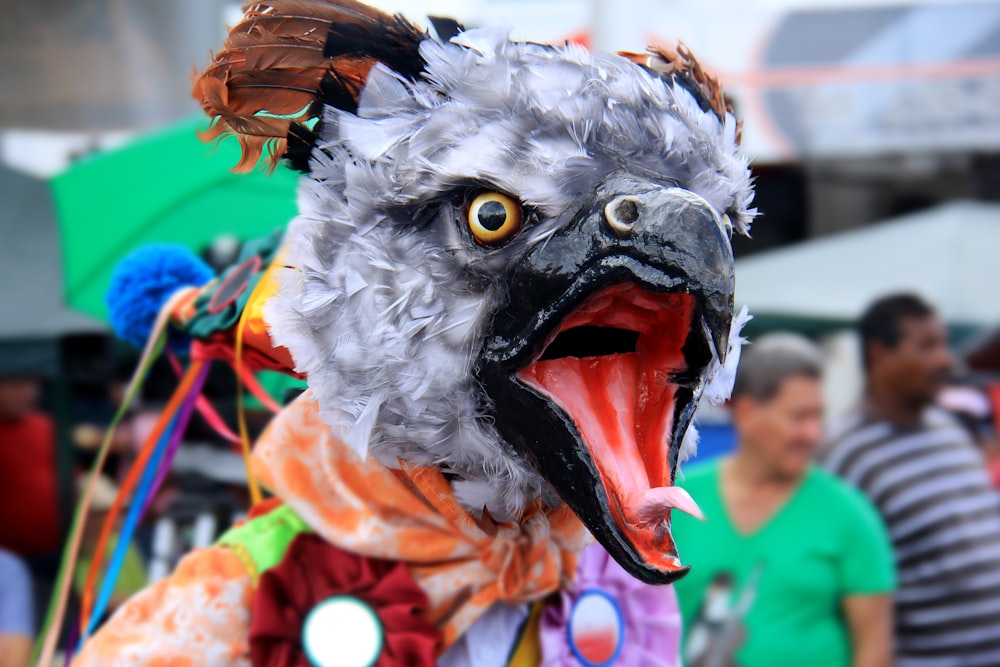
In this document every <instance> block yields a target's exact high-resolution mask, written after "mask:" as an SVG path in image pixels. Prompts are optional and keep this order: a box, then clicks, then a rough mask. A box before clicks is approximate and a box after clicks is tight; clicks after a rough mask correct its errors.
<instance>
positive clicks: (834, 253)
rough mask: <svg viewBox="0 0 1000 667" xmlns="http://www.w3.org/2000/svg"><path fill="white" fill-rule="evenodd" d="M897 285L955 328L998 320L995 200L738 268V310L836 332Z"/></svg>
mask: <svg viewBox="0 0 1000 667" xmlns="http://www.w3.org/2000/svg"><path fill="white" fill-rule="evenodd" d="M759 224H761V225H766V224H767V217H766V214H765V216H764V218H763V219H762V220H761V221H760V223H759ZM898 291H907V292H914V293H917V294H919V295H921V296H923V297H924V298H926V299H927V300H928V301H930V302H931V303H932V304H933V305H934V306H935V307H936V308H937V309H938V311H939V313H940V314H941V316H942V317H943V318H944V320H945V321H946V322H947V323H948V324H949V325H950V326H951V327H953V328H957V329H965V330H968V329H978V328H983V327H994V326H996V325H997V324H1000V204H989V203H983V202H956V203H951V204H945V205H943V206H939V207H936V208H933V209H929V210H927V211H921V212H919V213H915V214H911V215H906V216H903V217H900V218H895V219H893V220H889V221H886V222H883V223H880V224H876V225H872V226H869V227H864V228H861V229H858V230H854V231H850V232H846V233H843V234H838V235H836V236H829V237H824V238H819V239H814V240H810V241H806V242H804V243H799V244H796V245H793V246H789V247H786V248H781V249H778V250H774V251H771V252H765V253H761V254H758V255H753V256H751V257H748V258H746V259H742V260H740V261H738V262H737V264H736V304H737V307H740V306H742V305H743V304H746V305H747V306H749V308H750V312H751V313H752V314H754V315H756V316H758V320H759V322H758V323H757V324H758V327H760V326H761V325H762V324H764V322H773V323H780V325H781V326H792V327H796V328H806V329H809V328H811V329H832V328H839V327H840V326H843V325H846V324H849V323H851V322H853V321H854V320H856V319H857V317H858V316H859V315H860V314H861V312H862V311H863V310H864V308H865V307H866V306H867V305H868V303H870V302H871V301H872V300H874V299H876V298H878V297H879V296H882V295H885V294H888V293H891V292H898ZM810 325H811V326H810ZM767 328H771V327H767Z"/></svg>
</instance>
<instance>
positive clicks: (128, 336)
mask: <svg viewBox="0 0 1000 667" xmlns="http://www.w3.org/2000/svg"><path fill="white" fill-rule="evenodd" d="M213 277H215V274H214V273H213V272H212V269H211V268H209V266H208V265H207V264H206V263H205V262H203V261H202V260H201V259H199V258H198V257H197V256H195V254H194V253H192V252H191V251H190V250H188V249H187V248H185V247H184V246H182V245H176V244H169V243H154V244H150V245H147V246H143V247H141V248H139V249H138V250H135V251H133V252H132V253H130V254H129V255H127V256H126V257H125V258H124V259H123V260H122V261H120V262H118V265H117V266H116V267H115V270H114V272H113V273H112V274H111V286H110V287H109V288H108V293H107V294H106V295H105V297H104V300H105V303H107V305H108V312H109V314H110V317H111V326H112V328H114V330H115V333H116V334H118V337H119V338H121V339H122V340H124V341H127V342H129V343H131V344H132V345H135V346H136V347H138V348H140V349H141V348H142V347H144V346H145V345H146V340H147V339H148V338H149V335H150V333H152V331H153V325H154V324H155V323H156V316H157V315H158V314H159V312H160V309H161V308H162V307H163V305H164V304H165V303H166V302H167V300H168V299H169V298H170V297H171V295H173V294H174V293H175V292H176V291H177V290H179V289H181V288H183V287H192V286H193V287H201V286H202V285H204V284H206V283H207V282H208V281H210V280H211V279H212V278H213Z"/></svg>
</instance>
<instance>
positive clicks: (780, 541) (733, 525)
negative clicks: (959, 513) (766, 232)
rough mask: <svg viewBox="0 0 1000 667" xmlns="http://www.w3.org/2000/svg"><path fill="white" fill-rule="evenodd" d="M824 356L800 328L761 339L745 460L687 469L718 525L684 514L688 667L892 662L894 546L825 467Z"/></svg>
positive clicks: (740, 398) (742, 373)
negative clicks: (820, 462)
mask: <svg viewBox="0 0 1000 667" xmlns="http://www.w3.org/2000/svg"><path fill="white" fill-rule="evenodd" d="M820 363H821V359H820V356H819V353H818V352H817V351H816V350H815V348H814V347H813V346H812V344H811V343H809V342H808V341H806V340H805V339H801V338H798V337H794V336H789V335H775V336H769V337H765V338H763V339H761V340H759V341H758V342H757V343H755V344H754V345H753V346H752V347H750V348H749V349H748V351H747V353H746V355H745V357H744V359H743V362H742V363H741V365H740V369H739V371H738V373H737V378H736V386H735V387H734V389H733V400H732V411H733V424H734V427H735V428H736V432H737V436H738V440H739V443H738V446H737V449H736V452H735V454H734V455H732V456H731V457H728V458H725V459H723V460H721V461H714V462H711V463H709V464H706V465H702V466H693V467H692V468H691V469H690V470H687V471H686V479H685V480H684V481H683V482H682V485H683V486H684V487H685V488H686V489H687V490H688V491H689V492H690V493H691V495H692V496H693V497H694V498H695V499H696V500H697V501H698V504H699V505H700V507H701V510H702V512H703V513H704V515H705V521H704V522H703V523H702V522H699V521H697V520H696V519H693V518H692V517H690V516H687V515H681V514H677V515H675V517H674V520H673V532H674V537H675V538H676V540H677V544H678V545H679V547H680V549H682V551H683V554H684V560H685V561H686V562H688V563H692V564H693V565H692V568H691V572H690V573H689V574H688V575H687V576H686V577H684V578H683V579H682V580H681V581H679V582H678V583H677V584H676V588H677V594H678V597H679V599H680V603H681V611H682V613H683V615H684V626H685V646H684V652H685V653H684V654H685V665H686V666H687V667H708V666H712V667H728V666H730V665H740V666H742V667H785V666H788V667H792V666H794V667H803V666H806V665H808V666H810V667H813V666H815V667H848V666H850V667H889V666H890V665H891V663H892V639H891V637H892V603H891V593H892V591H893V588H894V585H895V581H894V579H895V575H894V569H893V562H892V552H891V547H890V545H889V540H888V537H887V535H886V532H885V529H884V527H883V526H882V523H881V520H880V519H879V518H878V515H877V514H876V513H875V510H874V509H873V508H872V507H871V506H870V504H869V503H868V501H867V500H866V499H865V498H864V497H863V496H862V495H861V494H860V493H858V492H857V491H855V490H853V489H851V488H849V487H848V486H847V485H846V484H844V483H842V482H841V481H839V480H837V479H835V478H833V477H831V476H830V475H828V474H827V473H824V472H823V471H821V470H819V469H817V468H815V467H814V466H813V465H812V464H811V459H812V453H813V449H814V447H815V446H816V444H817V443H818V442H819V440H820V438H821V436H822V413H823V403H822V394H821V388H820V382H819V374H820Z"/></svg>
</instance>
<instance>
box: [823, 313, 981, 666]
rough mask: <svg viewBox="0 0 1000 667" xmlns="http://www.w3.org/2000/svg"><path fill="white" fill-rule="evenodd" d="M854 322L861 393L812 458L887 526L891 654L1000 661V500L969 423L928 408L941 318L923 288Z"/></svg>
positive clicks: (937, 660) (941, 342)
mask: <svg viewBox="0 0 1000 667" xmlns="http://www.w3.org/2000/svg"><path fill="white" fill-rule="evenodd" d="M858 328H859V333H860V335H861V343H862V349H863V358H864V364H865V373H866V380H867V384H866V389H865V393H864V396H863V398H862V401H861V404H860V405H859V407H858V408H857V409H856V411H855V412H854V413H853V414H851V415H849V416H848V417H847V418H846V419H845V420H844V422H843V423H842V424H841V425H840V426H839V427H838V428H837V429H836V430H835V432H834V433H833V435H832V436H831V438H830V440H829V441H828V442H827V443H826V444H825V445H824V446H823V447H822V448H821V450H820V453H819V457H820V461H821V462H822V463H823V464H824V465H825V466H826V467H827V468H828V469H830V470H831V471H833V472H834V473H836V474H838V475H840V476H841V477H842V478H844V479H845V480H847V481H848V482H850V483H851V484H854V485H855V486H857V487H858V488H860V489H861V490H862V491H863V492H864V493H865V494H866V495H867V496H868V497H869V498H870V499H871V501H872V502H873V503H874V504H875V506H876V507H877V508H878V510H879V511H880V512H881V514H882V517H883V519H884V520H885V523H886V526H887V527H888V529H889V533H890V537H891V539H892V542H893V548H894V551H895V558H896V565H897V570H898V579H899V582H898V583H899V591H898V593H897V595H896V653H897V662H896V664H897V665H898V666H899V667H965V666H970V667H971V666H974V665H983V666H992V667H995V666H997V665H1000V502H998V496H997V494H996V491H994V490H993V489H992V488H991V486H990V481H989V477H988V475H987V472H986V468H985V465H984V462H983V459H982V457H981V456H980V454H979V452H978V450H977V449H976V448H975V446H974V445H973V444H972V441H971V440H970V439H969V437H968V435H967V434H966V432H965V431H964V430H963V429H962V428H961V427H960V426H959V425H958V424H957V422H955V421H954V420H953V419H952V418H951V417H950V416H948V415H947V414H945V413H943V412H938V411H936V410H935V409H934V408H932V404H933V402H934V400H935V398H936V396H937V394H938V392H940V390H941V389H942V388H943V387H944V384H945V382H946V381H947V379H948V374H949V369H950V367H951V356H950V353H949V351H948V347H947V338H946V333H945V329H944V326H943V325H942V324H941V322H940V320H938V318H937V317H936V316H935V314H934V311H933V310H932V309H931V307H930V306H928V305H927V304H926V303H924V302H923V301H922V300H920V299H919V298H917V297H914V296H911V295H893V296H889V297H886V298H883V299H880V300H879V301H877V302H875V303H874V304H872V305H871V306H870V307H869V308H868V310H867V311H866V312H865V314H864V315H863V316H862V318H861V321H860V323H859V327H858Z"/></svg>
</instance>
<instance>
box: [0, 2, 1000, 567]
mask: <svg viewBox="0 0 1000 667" xmlns="http://www.w3.org/2000/svg"><path fill="white" fill-rule="evenodd" d="M371 4H374V5H377V6H380V7H383V8H385V9H389V10H393V11H403V12H405V13H406V15H407V16H409V17H410V18H412V19H414V20H416V21H418V22H421V21H422V19H421V17H422V16H429V15H430V16H433V15H444V16H453V17H455V18H457V19H459V20H460V21H461V22H463V23H465V24H466V25H467V26H478V25H491V26H503V25H507V26H513V27H514V30H513V33H514V35H515V36H516V37H520V38H524V39H531V40H540V41H546V42H553V41H554V42H559V41H563V40H571V41H577V42H580V43H583V44H585V45H587V46H589V47H591V48H595V49H600V50H632V51H636V50H641V49H642V47H643V46H645V45H648V44H661V43H662V44H668V45H675V44H676V43H677V42H678V40H680V39H682V40H683V41H684V43H686V44H687V45H688V46H689V47H691V49H692V50H693V51H694V53H695V54H697V56H698V57H699V59H700V60H701V62H702V63H703V64H704V65H705V67H706V69H708V70H709V71H710V72H711V73H713V74H714V75H715V76H717V77H718V78H719V79H720V80H721V81H722V83H723V85H724V87H725V89H726V90H727V92H728V93H729V95H730V96H731V98H732V101H733V105H734V107H735V108H736V110H737V114H738V116H740V117H741V118H742V119H743V120H744V123H745V125H744V130H743V143H744V147H745V151H746V153H747V155H748V156H749V158H750V159H751V161H752V165H753V170H754V173H755V175H756V182H757V206H758V208H759V209H760V210H761V212H762V216H761V218H760V219H759V220H758V221H757V223H756V224H755V225H754V228H753V237H754V238H753V240H748V239H742V238H741V239H737V241H736V246H735V251H736V256H737V260H738V261H737V284H738V293H737V306H741V305H743V304H746V305H748V306H749V308H750V312H751V313H752V314H753V315H754V316H755V319H754V320H753V321H752V323H751V324H750V327H749V333H750V334H751V335H758V334H760V333H763V332H766V331H769V330H774V329H792V330H796V331H799V332H802V333H805V334H807V335H809V336H811V337H814V338H815V339H816V340H818V341H819V342H820V343H821V344H822V345H823V347H824V350H825V351H826V352H827V356H828V364H829V369H828V372H827V374H826V376H825V384H826V387H825V388H826V391H827V394H828V401H829V405H830V407H831V410H830V414H831V416H835V415H836V414H838V413H839V412H841V411H843V410H844V409H846V408H847V407H848V406H849V404H850V402H851V401H852V400H854V398H855V397H856V396H857V393H858V390H859V387H860V381H861V380H860V368H859V364H858V350H857V343H856V341H855V339H854V335H853V334H852V333H850V331H849V327H850V325H851V324H852V322H853V320H854V319H855V318H856V317H857V316H858V314H859V313H860V312H861V310H862V309H863V307H864V306H865V305H866V304H867V303H868V302H869V301H871V300H872V299H873V298H875V297H877V296H879V295H882V294H884V293H887V292H890V291H895V290H900V289H904V290H910V291H915V292H917V293H919V294H921V295H923V296H924V297H926V298H927V299H928V300H929V301H930V302H932V303H933V304H934V305H935V306H936V307H938V308H939V309H940V313H941V315H942V317H943V319H944V320H945V321H946V323H947V325H948V327H949V332H950V335H951V342H952V344H953V346H954V349H955V351H956V352H958V357H959V359H960V360H961V367H960V368H959V369H957V371H956V373H957V375H956V381H960V382H961V383H964V384H968V385H971V386H974V387H975V388H976V390H977V392H978V395H980V396H985V397H989V396H990V392H991V391H992V389H991V387H992V386H993V385H992V383H993V382H994V379H995V377H1000V375H997V376H995V375H994V374H995V371H996V370H997V369H1000V365H998V363H997V361H998V357H1000V354H997V350H998V349H1000V336H995V335H994V327H997V326H1000V298H997V295H996V290H997V288H998V287H1000V261H998V258H997V253H998V251H1000V1H998V0H980V1H975V0H949V1H944V0H939V1H928V2H912V1H910V2H896V1H893V0H872V1H866V0H840V1H838V2H823V1H822V0H613V1H611V0H531V1H528V0H462V1H458V0H437V1H422V0H411V1H409V2H405V3H404V2H402V1H400V2H395V3H390V2H372V3H371ZM4 15H5V16H4V21H3V22H2V23H0V60H2V62H3V63H4V67H3V68H0V88H2V89H3V90H4V95H3V96H0V193H2V195H0V211H2V214H0V230H2V231H0V276H2V278H3V281H2V284H3V288H2V291H0V312H2V313H3V315H2V317H0V377H6V378H15V377H16V378H24V377H30V378H36V379H38V380H39V381H40V383H41V384H40V386H41V387H42V389H43V391H42V397H41V399H40V400H41V403H40V406H41V408H42V409H43V410H44V411H46V412H47V413H48V414H50V415H53V417H54V424H55V427H56V440H57V443H58V444H57V446H56V448H55V450H54V452H55V457H56V468H57V471H58V489H59V494H60V513H61V517H62V518H61V521H63V523H64V524H65V520H66V516H68V508H69V507H70V506H71V503H72V498H73V483H72V473H73V470H75V469H78V468H79V467H80V466H81V465H84V464H86V463H87V462H88V459H87V456H88V455H87V452H88V451H91V450H92V448H93V446H94V439H95V436H94V432H93V431H87V430H86V429H87V428H92V429H97V430H98V432H99V430H100V428H102V426H103V425H105V424H106V423H107V422H108V421H109V419H110V417H111V414H112V413H113V410H114V408H115V405H116V401H117V400H119V399H120V396H117V395H116V394H115V391H116V388H120V385H121V384H122V383H123V382H124V380H126V379H127V378H128V373H129V372H130V370H131V367H132V365H133V364H134V363H135V359H136V356H135V353H134V351H131V350H128V349H127V348H125V347H124V346H123V345H121V344H119V343H116V342H114V341H113V339H112V337H111V336H109V335H108V333H107V324H106V311H105V307H104V304H103V294H104V292H105V291H106V289H107V287H108V284H109V278H110V273H111V268H112V267H113V266H114V264H115V262H117V261H118V260H119V259H120V258H121V257H122V256H123V255H124V254H126V253H127V252H128V251H129V250H131V249H133V248H134V247H136V246H138V245H141V244H143V243H148V242H150V241H170V242H180V243H184V244H186V245H188V246H189V247H191V248H192V249H193V250H195V251H196V252H198V253H200V254H201V255H202V256H203V257H204V258H205V259H206V260H207V261H208V262H209V263H210V264H213V265H215V266H216V267H224V266H227V265H228V264H230V263H232V262H233V260H235V259H236V257H237V256H238V254H239V251H240V248H241V243H242V242H243V241H245V240H248V239H252V238H256V237H259V236H261V235H264V234H267V233H268V232H270V231H272V230H274V229H277V228H280V227H282V226H283V225H284V224H285V223H286V222H287V220H288V219H289V218H290V217H291V216H292V215H293V213H294V208H295V204H294V196H295V195H294V190H295V176H294V175H293V174H292V173H291V172H290V171H287V170H285V169H284V168H279V169H278V171H277V172H276V173H275V174H273V175H271V176H268V175H266V174H263V173H255V174H253V175H252V176H249V177H247V176H236V175H233V174H231V173H229V172H228V169H229V167H230V166H232V165H233V164H234V163H235V162H236V159H235V157H234V156H235V154H236V152H237V151H236V148H235V147H234V146H232V145H229V144H228V143H227V142H225V141H224V142H223V143H222V144H221V145H220V146H219V147H217V148H213V147H211V146H208V145H206V144H202V143H201V142H200V141H199V140H198V138H197V136H196V132H197V130H199V129H204V127H205V126H206V123H205V122H204V120H203V118H202V117H201V116H200V115H199V110H198V109H197V107H196V105H195V103H194V102H193V100H192V99H191V98H190V96H189V89H190V78H191V75H192V73H193V72H194V70H195V68H199V67H203V66H204V65H205V64H207V63H208V61H209V58H210V51H211V50H212V49H217V48H219V46H220V45H221V43H222V40H223V38H224V35H225V26H226V25H227V24H232V23H234V22H236V20H237V19H238V18H239V15H240V3H238V2H232V1H231V0H171V1H170V2H164V1H162V0H5V2H4ZM156 372H157V373H160V374H161V375H162V381H157V380H156V379H155V378H154V379H153V380H152V381H151V382H150V384H149V385H148V395H145V396H144V397H143V403H142V405H143V406H144V409H146V410H148V411H150V412H152V413H154V414H155V412H156V409H157V407H158V405H160V404H161V403H160V402H162V401H164V400H165V397H167V396H169V392H170V390H171V389H172V386H173V384H174V383H175V382H176V378H175V376H174V374H173V372H172V371H171V369H170V368H169V367H168V366H167V367H164V368H158V369H157V370H156ZM265 384H266V385H267V388H268V390H269V391H270V393H271V395H272V396H276V397H281V396H283V395H284V393H285V392H287V391H294V390H295V387H294V386H293V385H288V384H282V383H280V382H279V381H278V380H274V379H267V378H265ZM160 385H162V387H163V389H162V391H160V392H159V393H157V392H158V389H157V387H158V386H160ZM234 388H235V381H234V380H233V378H232V377H231V373H228V374H227V372H218V373H216V372H213V375H212V377H211V378H210V380H209V383H208V385H207V389H206V392H207V393H208V395H209V396H210V397H211V399H212V400H213V401H214V403H215V405H216V407H217V408H218V410H219V412H220V414H221V415H222V417H223V419H224V420H226V421H228V423H230V424H231V423H233V421H232V420H231V419H232V414H233V411H234V409H235V408H234V405H235V389H234ZM994 394H995V392H994ZM251 407H252V408H254V409H252V410H251V417H252V421H253V418H254V415H256V419H257V420H258V421H259V422H260V423H263V422H264V421H266V418H267V412H266V410H263V409H260V406H259V404H257V405H251ZM982 410H985V411H987V415H993V414H994V413H995V411H994V410H993V409H992V405H991V404H990V403H989V401H988V400H987V402H986V403H984V404H983V405H982ZM989 418H992V417H989ZM700 420H701V429H702V433H703V445H702V453H701V456H702V457H710V456H713V455H715V454H717V453H719V452H720V451H725V450H726V449H727V448H728V447H731V445H732V435H731V430H730V429H729V427H728V417H727V415H726V413H725V411H724V410H718V409H717V410H711V409H707V408H706V410H704V411H703V412H702V413H701V415H700ZM258 425H259V424H258ZM81 428H82V429H84V430H82V431H81ZM188 439H190V440H193V441H195V444H198V443H201V444H204V445H205V448H206V450H205V451H207V452H209V454H206V456H215V455H218V456H222V459H223V460H224V462H223V463H220V464H219V465H218V466H212V467H213V469H215V470H221V471H223V472H221V473H219V474H218V475H216V479H209V480H205V479H201V478H199V477H198V475H197V474H195V473H192V474H193V475H194V477H193V478H191V479H188V481H186V482H184V483H183V484H184V485H186V486H185V487H184V488H187V489H189V490H191V491H190V493H189V494H188V495H187V496H185V497H186V498H192V497H195V498H198V499H199V500H197V501H192V503H188V505H184V504H183V503H182V504H181V508H180V509H177V507H176V503H175V506H174V510H173V511H174V512H175V514H176V517H179V518H178V522H180V523H181V524H184V525H188V530H189V531H191V530H196V529H195V528H191V526H192V525H194V524H195V523H196V521H197V520H198V517H201V520H202V521H204V520H208V519H206V518H205V517H206V516H208V517H209V518H210V519H212V520H214V518H213V517H214V516H215V515H216V514H218V515H219V516H220V517H221V518H219V519H218V520H219V521H226V520H228V519H227V517H229V516H230V515H232V514H234V513H236V512H237V511H238V509H237V508H239V507H241V506H242V503H243V502H244V498H242V496H240V495H239V493H240V492H239V491H238V488H239V481H240V467H239V464H238V461H237V462H236V463H233V461H232V460H230V459H228V458H226V456H229V455H232V456H235V454H233V452H232V448H231V447H230V445H229V443H227V442H225V441H224V440H223V441H219V440H220V439H219V438H218V437H217V436H216V435H215V433H214V431H213V430H212V429H210V428H203V429H202V431H198V429H197V424H196V428H195V430H194V431H193V432H192V435H190V436H188ZM217 441H218V442H217ZM189 444H190V443H187V442H186V444H185V446H188V445H189ZM130 451H131V450H129V449H128V447H127V446H125V447H123V448H122V450H121V457H120V458H121V459H122V462H123V463H124V462H127V461H128V459H129V456H130V454H129V452H130ZM211 452H216V454H212V453H211ZM220 452H221V454H220ZM204 460H205V459H195V463H193V464H190V465H189V468H190V469H191V470H193V471H198V470H202V471H203V470H204V469H205V466H204V465H203V462H204ZM199 461H201V463H198V462H199ZM178 465H180V466H181V471H182V472H183V469H184V466H183V461H181V462H179V463H178ZM227 465H228V466H230V467H228V468H227V467H226V466H227ZM115 474H117V471H116V470H112V471H111V476H112V477H113V476H115ZM192 479H193V481H192ZM220 489H221V491H220ZM191 494H195V495H191ZM197 494H202V495H201V496H197ZM220 494H221V496H220ZM220 497H222V498H223V499H221V500H220ZM206 498H207V499H208V500H206ZM225 498H232V500H226V499H225ZM205 507H210V508H211V509H210V510H209V511H208V512H206V511H205V509H204V508H205ZM0 511H2V510H0ZM222 515H225V516H222ZM185 522H186V524H185ZM201 530H203V531H207V533H211V530H210V529H209V528H206V527H205V526H204V525H203V526H202V528H201ZM186 539H188V541H197V539H198V538H196V537H191V536H189V537H188V538H186ZM153 541H154V538H153V536H152V535H150V536H149V537H148V540H147V542H148V544H147V546H146V547H145V550H146V556H147V557H152V556H153V555H154V554H153V551H155V549H154V547H153V546H152V545H153Z"/></svg>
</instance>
